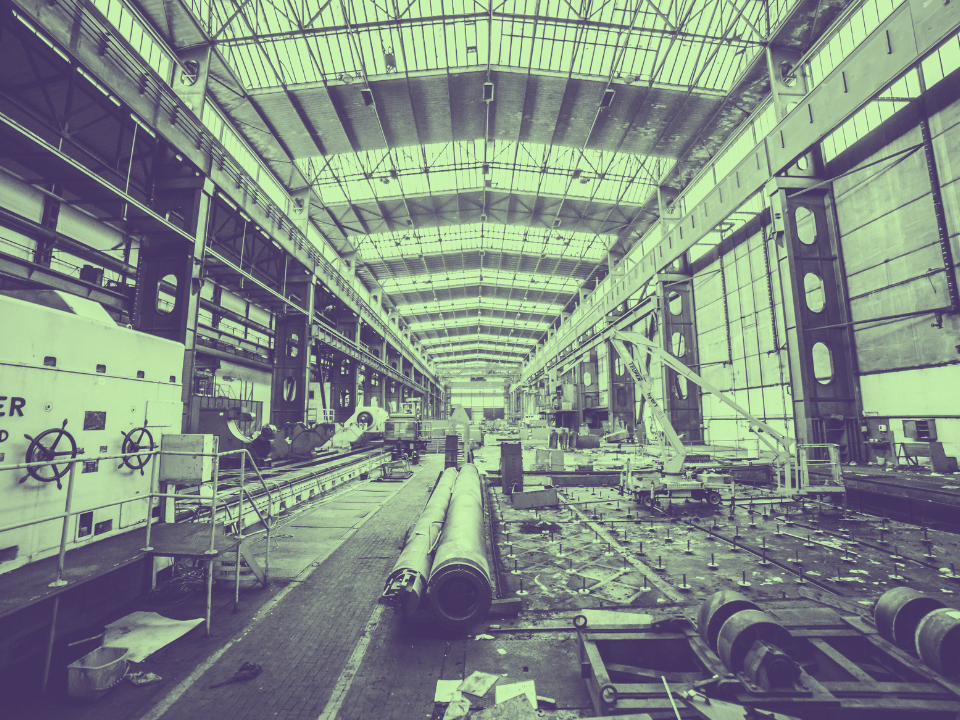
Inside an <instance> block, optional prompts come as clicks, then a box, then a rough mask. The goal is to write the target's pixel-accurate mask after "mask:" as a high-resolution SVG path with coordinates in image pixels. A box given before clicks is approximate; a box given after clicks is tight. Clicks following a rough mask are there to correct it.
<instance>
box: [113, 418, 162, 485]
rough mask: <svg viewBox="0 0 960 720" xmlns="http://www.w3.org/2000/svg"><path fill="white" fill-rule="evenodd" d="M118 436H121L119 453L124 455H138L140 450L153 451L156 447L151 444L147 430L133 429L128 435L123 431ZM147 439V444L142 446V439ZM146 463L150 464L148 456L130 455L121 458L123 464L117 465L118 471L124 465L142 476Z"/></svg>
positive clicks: (151, 438)
mask: <svg viewBox="0 0 960 720" xmlns="http://www.w3.org/2000/svg"><path fill="white" fill-rule="evenodd" d="M120 434H121V435H123V445H121V446H120V452H121V453H122V454H124V455H126V454H127V453H138V452H140V451H141V450H151V451H152V450H154V449H155V448H156V446H155V445H154V444H153V435H151V434H150V431H149V430H147V428H145V427H142V428H134V429H133V430H131V431H130V432H128V433H125V432H124V431H123V430H121V431H120ZM144 437H146V438H147V443H146V444H144V442H143V438H144ZM148 462H150V456H149V455H146V456H144V455H136V456H133V455H130V456H129V457H125V458H123V462H121V463H120V464H119V465H117V469H118V470H119V469H120V468H122V467H123V466H124V465H126V466H127V467H128V468H130V469H131V470H139V471H140V474H141V475H143V467H144V465H146V464H147V463H148Z"/></svg>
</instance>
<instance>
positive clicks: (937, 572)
mask: <svg viewBox="0 0 960 720" xmlns="http://www.w3.org/2000/svg"><path fill="white" fill-rule="evenodd" d="M528 455H529V458H528V457H527V456H528ZM533 455H534V451H533V449H525V450H524V456H525V463H524V464H525V466H526V467H530V466H531V465H532V462H533ZM499 456H500V450H499V446H498V445H496V444H490V445H488V446H487V447H484V448H482V449H480V450H478V451H477V453H476V460H477V465H478V467H479V468H480V469H481V470H484V469H490V470H495V469H496V468H497V467H498V465H499ZM591 456H592V457H593V459H594V460H597V459H598V458H597V453H591ZM569 459H570V460H571V461H574V462H575V460H576V459H575V457H574V456H570V458H569ZM599 459H602V458H599ZM442 466H443V457H442V456H441V455H429V456H426V457H425V458H424V459H423V461H422V462H421V464H420V465H419V466H417V468H416V472H415V474H414V476H413V477H412V478H410V479H409V480H406V481H404V482H399V483H377V482H355V483H353V484H351V485H349V486H346V487H344V488H343V489H341V490H339V491H337V492H336V493H334V494H332V495H331V496H329V497H324V498H322V499H321V500H319V501H316V502H314V503H311V504H307V505H305V506H301V508H298V509H297V510H296V511H295V512H294V513H291V514H290V515H289V516H287V517H285V518H284V522H283V525H282V526H281V527H280V528H279V529H278V530H277V532H276V534H275V537H274V540H273V543H274V544H273V545H272V546H271V558H270V562H271V570H272V574H273V583H272V584H271V586H270V587H269V588H267V589H263V588H260V587H259V586H257V585H255V584H252V583H250V582H249V581H246V582H245V586H244V588H243V589H242V591H241V605H240V611H239V612H238V613H233V612H232V611H233V589H232V587H231V586H230V584H229V583H223V584H222V585H221V584H219V583H218V585H217V588H216V590H215V593H214V601H215V612H214V618H213V636H212V637H210V638H207V637H204V635H203V632H202V627H201V628H198V629H196V630H194V631H191V632H190V633H189V634H187V635H186V636H184V637H182V638H181V639H179V640H177V641H176V642H174V643H172V644H171V645H169V646H167V647H166V648H163V649H162V650H160V651H158V652H157V653H155V654H154V655H153V656H151V657H150V658H148V659H147V660H146V661H145V662H144V663H142V664H141V666H139V667H138V668H137V669H138V670H146V671H149V672H155V673H157V674H158V675H160V676H161V677H162V678H163V680H162V682H160V683H157V684H154V685H149V686H145V687H140V688H137V687H133V686H132V685H128V684H121V685H119V686H118V687H116V688H114V689H113V690H111V691H110V692H109V693H107V694H106V695H105V696H104V697H102V698H101V699H100V700H98V701H96V702H94V703H79V702H76V701H71V700H67V699H65V698H49V699H47V700H44V701H42V702H30V703H27V704H25V705H22V706H17V707H14V708H12V710H13V712H14V714H13V715H12V717H15V718H18V720H19V719H22V720H40V719H42V718H52V717H57V718H62V719H63V720H95V719H96V720H99V719H100V718H103V717H111V718H130V719H131V720H133V719H136V720H159V719H160V718H163V719H164V720H170V719H172V718H177V719H179V718H188V719H189V718H197V719H198V720H199V719H200V718H202V719H203V720H217V719H218V718H221V717H222V718H230V720H241V719H242V718H251V719H254V720H261V719H263V720H265V719H266V718H274V717H281V718H309V719H310V720H317V719H325V720H336V719H339V720H352V719H354V718H356V719H358V720H359V719H360V718H364V719H366V718H384V719H386V718H397V719H398V720H399V719H403V720H409V719H411V718H437V719H439V718H441V717H442V715H443V706H442V705H438V704H435V703H434V701H433V695H434V690H435V688H436V683H437V680H439V679H463V678H464V677H466V676H468V675H469V674H470V673H472V672H473V671H474V670H482V671H484V672H489V673H494V674H497V675H498V676H500V680H498V683H501V684H502V683H509V682H518V681H521V680H528V679H532V680H534V681H535V683H536V688H537V694H539V695H543V696H548V697H553V698H555V699H556V700H557V704H558V709H557V710H553V711H547V712H545V713H544V714H543V717H546V718H556V719H557V720H567V719H571V718H582V717H593V716H594V714H593V711H592V708H591V705H590V700H589V695H588V694H587V690H586V686H585V683H584V682H583V680H582V679H581V678H580V668H579V660H578V655H577V646H576V636H575V633H574V632H573V631H572V618H573V617H574V616H575V615H576V614H578V613H580V612H582V611H583V609H584V608H590V609H603V610H610V609H617V610H619V611H621V612H631V613H637V614H638V615H642V614H644V613H651V614H655V615H656V614H659V613H675V612H677V611H678V610H683V609H686V610H689V609H690V608H692V607H695V606H696V605H698V604H699V602H700V601H701V600H702V599H703V598H705V597H706V596H707V595H709V594H710V593H711V592H713V591H715V590H717V589H719V588H724V587H729V588H736V589H741V590H743V591H744V592H746V593H748V594H749V595H751V596H754V597H757V598H766V599H781V598H785V597H813V598H820V599H821V600H822V601H823V602H825V603H827V604H831V605H836V606H840V607H844V608H846V609H848V610H851V609H852V610H857V611H859V612H862V613H866V612H868V611H869V608H870V606H871V605H872V604H873V602H874V600H875V598H876V597H878V596H879V595H880V594H881V593H882V592H883V591H884V590H885V589H887V588H888V587H891V586H893V585H896V584H902V583H907V584H909V585H910V586H911V587H915V588H918V589H921V590H926V591H929V592H931V593H936V594H937V595H939V596H942V597H943V599H944V600H945V602H947V603H949V602H950V601H949V600H948V599H947V596H949V595H952V594H954V593H955V592H958V591H960V582H958V581H957V580H955V579H952V578H951V577H949V575H950V574H951V571H950V567H951V563H954V562H956V563H958V564H960V549H958V543H957V536H955V535H952V534H949V533H945V532H939V531H933V530H928V531H926V538H925V537H924V531H923V530H922V529H921V528H918V527H915V526H908V525H904V524H900V523H895V522H891V521H884V520H883V519H881V518H877V517H872V516H868V515H863V514H860V513H849V514H848V515H847V516H843V514H842V513H841V512H840V511H838V510H836V509H825V508H823V507H821V506H819V505H814V504H806V505H802V504H799V503H794V502H785V503H782V504H781V503H778V502H777V503H774V504H761V503H760V500H759V499H754V504H753V506H752V507H751V506H750V498H749V497H747V496H743V497H738V499H737V504H736V506H735V507H734V508H733V509H732V512H731V508H730V507H729V505H725V506H724V507H722V508H719V509H714V508H708V507H706V506H705V505H704V506H701V505H700V504H698V503H697V504H694V503H682V502H681V503H674V504H673V506H672V507H666V508H664V509H663V511H658V512H651V511H648V510H646V509H642V508H638V507H637V506H636V505H635V504H634V503H632V502H629V501H627V500H625V499H624V498H622V497H620V495H619V494H618V492H617V491H616V490H615V489H607V488H604V489H601V488H597V489H590V488H586V489H581V488H571V489H568V490H566V491H565V492H564V493H563V494H562V503H563V504H562V505H561V507H557V508H547V509H542V510H537V511H533V510H526V511H521V510H514V509H513V508H512V506H511V505H510V502H509V500H508V498H507V497H506V496H504V495H502V494H501V493H500V491H499V489H495V488H491V489H490V491H489V495H488V497H489V498H491V501H492V502H491V510H492V512H493V518H494V525H495V528H496V531H495V544H496V549H497V551H498V553H499V556H500V560H501V563H502V564H501V567H500V570H501V573H500V578H501V592H502V594H503V595H504V596H505V597H520V598H522V602H523V606H524V611H523V613H522V614H521V615H520V617H519V618H515V619H496V618H491V619H489V620H488V621H487V622H485V623H482V624H481V625H479V626H478V627H476V628H473V629H472V630H471V631H470V633H468V634H467V635H465V636H461V637H444V636H442V635H440V634H438V633H437V632H435V631H434V630H433V629H432V628H430V627H424V626H414V625H410V624H408V623H405V622H403V621H402V619H401V618H400V617H399V616H396V615H394V614H393V612H392V611H390V610H386V609H384V607H383V606H380V605H378V604H377V602H376V600H377V597H379V594H380V591H381V589H382V585H383V582H384V580H385V578H386V576H387V574H388V573H389V571H390V569H391V568H392V567H393V564H394V562H395V560H396V558H397V556H398V555H399V552H400V548H401V544H402V542H403V536H404V533H405V532H406V530H407V529H408V528H409V527H410V525H412V523H413V522H414V520H415V519H416V517H417V515H418V514H419V512H420V510H421V508H422V507H423V505H424V503H425V502H426V500H427V497H428V495H429V492H430V489H431V488H432V485H433V483H434V481H435V480H436V478H437V475H438V474H439V472H440V470H441V469H442ZM533 479H534V478H532V477H530V478H527V480H528V482H529V481H531V480H533ZM751 495H754V496H755V495H758V493H751ZM708 529H709V531H708ZM551 531H552V532H551ZM881 534H882V537H881ZM734 540H736V541H737V546H736V548H735V547H734V545H733V541H734ZM764 547H765V548H766V557H767V560H768V561H771V562H777V563H780V564H779V565H776V564H768V565H764V564H762V563H761V561H762V559H763V553H764ZM263 549H265V548H261V554H262V550H263ZM927 555H930V556H931V557H926V556H927ZM797 558H799V559H800V561H801V562H799V563H798V562H796V560H797ZM711 561H712V563H713V564H714V565H716V567H711V566H710V565H708V563H710V562H711ZM800 569H802V570H803V573H804V582H802V583H801V582H798V581H797V579H798V572H799V570H800ZM744 582H746V583H749V585H746V586H743V585H742V584H743V583H744ZM521 583H522V587H521ZM202 608H203V594H202V592H201V593H196V594H194V595H193V596H190V597H188V598H186V599H185V600H184V601H183V602H180V603H178V604H176V605H167V606H154V607H151V606H148V605H147V604H144V605H143V606H142V607H139V608H135V609H150V610H155V611H158V612H160V613H161V614H164V615H166V616H169V617H175V618H178V619H180V618H189V617H199V616H200V615H202V612H203V610H202ZM477 634H485V635H490V636H492V637H493V639H492V640H486V639H483V640H477V639H474V636H475V635H477ZM245 661H249V662H255V663H258V664H261V665H262V666H263V674H262V675H261V676H260V677H258V678H257V679H255V680H252V681H248V682H244V683H238V684H233V685H227V686H226V687H223V688H217V689H211V688H210V687H209V686H210V685H212V684H214V683H216V682H220V681H223V680H225V679H227V678H229V677H230V676H231V675H232V673H233V672H234V671H235V670H236V669H237V667H239V665H240V664H241V663H242V662H245ZM493 695H494V691H493V690H491V691H489V692H488V693H487V695H486V696H484V697H483V698H472V700H473V703H474V706H475V707H486V706H488V705H489V704H491V703H492V702H493Z"/></svg>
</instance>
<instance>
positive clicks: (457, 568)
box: [428, 465, 493, 630]
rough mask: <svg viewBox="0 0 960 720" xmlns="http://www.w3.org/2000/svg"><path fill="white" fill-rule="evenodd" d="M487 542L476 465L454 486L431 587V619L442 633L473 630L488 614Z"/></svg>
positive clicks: (462, 472) (466, 468)
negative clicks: (470, 628) (439, 627)
mask: <svg viewBox="0 0 960 720" xmlns="http://www.w3.org/2000/svg"><path fill="white" fill-rule="evenodd" d="M485 536H486V524H485V523H484V520H483V488H482V487H481V484H480V474H479V473H478V472H477V468H476V467H475V466H474V465H464V466H463V467H462V468H461V469H460V473H459V474H458V475H457V481H456V483H455V484H454V486H453V497H451V499H450V507H449V509H448V510H447V519H446V522H444V524H443V533H442V534H441V535H440V544H439V545H438V546H437V554H436V556H435V557H434V559H433V568H432V570H431V575H430V582H429V585H428V591H429V592H428V599H429V603H430V611H431V614H432V615H433V617H434V619H435V620H436V622H437V623H438V624H440V625H442V626H444V627H447V628H450V629H454V630H462V629H466V628H469V627H471V626H473V625H475V624H476V623H478V622H480V621H482V620H483V619H484V618H485V617H486V616H487V613H488V612H489V611H490V604H491V603H492V602H493V591H492V589H491V582H490V566H489V563H488V562H487V549H486V548H487V546H486V537H485Z"/></svg>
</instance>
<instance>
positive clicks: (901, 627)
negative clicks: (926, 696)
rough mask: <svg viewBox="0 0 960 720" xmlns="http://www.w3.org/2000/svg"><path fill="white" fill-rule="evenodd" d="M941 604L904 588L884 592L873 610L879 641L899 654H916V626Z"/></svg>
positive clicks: (934, 599)
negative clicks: (895, 649) (892, 645)
mask: <svg viewBox="0 0 960 720" xmlns="http://www.w3.org/2000/svg"><path fill="white" fill-rule="evenodd" d="M942 607H943V603H942V602H940V601H939V600H937V599H936V598H932V597H927V596H926V595H923V594H921V593H919V592H917V591H916V590H913V589H911V588H907V587H898V588H893V589H892V590H887V591H886V592H885V593H884V594H883V595H881V596H880V599H879V600H877V604H876V606H875V607H874V608H873V621H874V623H875V624H876V626H877V631H878V632H879V633H880V637H882V638H883V639H884V640H888V641H889V642H892V643H893V644H894V645H896V646H897V647H898V648H900V649H901V650H906V651H907V652H908V653H911V654H913V655H916V654H917V643H916V633H917V626H918V625H919V624H920V621H921V620H923V618H924V616H925V615H927V614H928V613H930V612H932V611H934V610H936V609H937V608H942Z"/></svg>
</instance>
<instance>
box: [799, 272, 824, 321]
mask: <svg viewBox="0 0 960 720" xmlns="http://www.w3.org/2000/svg"><path fill="white" fill-rule="evenodd" d="M803 291H804V294H805V296H806V300H807V307H808V308H810V310H811V311H813V312H815V313H818V312H822V311H823V307H824V305H826V303H827V296H826V295H825V294H824V292H823V280H821V279H820V276H819V275H817V274H816V273H807V274H806V275H804V276H803Z"/></svg>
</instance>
